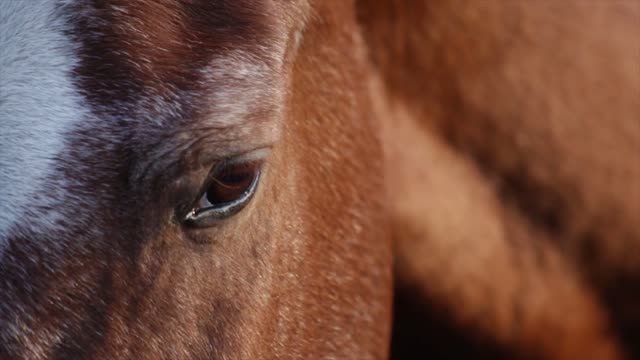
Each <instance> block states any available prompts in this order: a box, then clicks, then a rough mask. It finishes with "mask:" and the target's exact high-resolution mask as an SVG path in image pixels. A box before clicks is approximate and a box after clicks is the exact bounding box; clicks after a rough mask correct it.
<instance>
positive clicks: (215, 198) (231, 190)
mask: <svg viewBox="0 0 640 360" xmlns="http://www.w3.org/2000/svg"><path fill="white" fill-rule="evenodd" d="M259 171H260V162H259V161H251V162H246V163H239V164H234V163H231V164H228V165H224V164H223V166H222V168H221V169H219V170H217V171H216V172H215V173H214V175H213V177H212V179H211V183H210V184H209V188H208V189H207V192H206V197H207V201H209V203H210V204H211V205H213V206H215V205H216V204H224V203H229V202H233V201H234V200H237V199H238V198H240V197H241V196H242V195H243V194H244V193H245V192H246V191H247V190H248V189H249V188H250V187H251V184H252V183H253V181H254V179H255V178H256V177H257V176H258V173H259Z"/></svg>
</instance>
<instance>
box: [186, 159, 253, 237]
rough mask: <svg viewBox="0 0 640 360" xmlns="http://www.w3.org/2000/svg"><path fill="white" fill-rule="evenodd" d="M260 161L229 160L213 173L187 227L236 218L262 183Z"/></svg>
mask: <svg viewBox="0 0 640 360" xmlns="http://www.w3.org/2000/svg"><path fill="white" fill-rule="evenodd" d="M261 168H262V160H261V159H258V160H257V159H240V160H233V159H232V160H227V161H223V162H222V163H220V164H219V165H217V166H216V167H215V168H214V169H213V171H212V172H211V173H210V175H209V177H208V180H207V182H206V183H205V187H204V189H203V191H202V192H201V195H200V198H199V199H198V201H197V202H196V204H195V205H194V207H193V209H192V210H191V211H190V212H189V213H188V214H187V216H186V219H185V223H186V224H187V225H189V226H194V227H208V226H213V225H215V224H216V223H217V222H218V221H219V220H222V219H225V218H227V217H230V216H232V215H235V214H237V213H238V212H239V211H240V210H242V209H243V208H244V207H245V206H246V205H247V204H248V203H249V201H250V200H251V198H252V197H253V194H254V193H255V191H256V187H257V186H258V181H259V180H260V171H261Z"/></svg>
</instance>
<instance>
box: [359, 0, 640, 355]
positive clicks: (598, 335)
mask: <svg viewBox="0 0 640 360" xmlns="http://www.w3.org/2000/svg"><path fill="white" fill-rule="evenodd" d="M359 6H360V8H359V10H360V19H361V21H362V23H363V26H364V29H365V34H366V36H365V37H366V38H367V40H368V41H367V43H368V45H369V49H370V54H371V58H372V60H373V62H374V64H376V66H377V68H378V69H379V71H380V74H381V76H382V80H381V81H378V82H382V83H383V85H379V84H376V85H374V96H375V97H376V98H377V99H381V100H380V102H382V103H386V104H387V105H381V106H380V112H382V113H383V114H384V115H383V118H384V119H386V121H385V127H384V129H385V135H386V137H385V146H386V159H387V162H386V163H387V172H386V173H387V175H389V176H388V177H387V179H388V184H389V187H390V195H391V198H390V201H392V202H393V203H394V207H393V219H394V220H393V222H394V239H395V246H396V251H397V253H396V259H397V265H396V268H397V277H398V282H399V284H400V286H401V287H403V288H406V287H409V288H410V289H413V291H414V295H413V296H420V297H422V299H423V300H422V303H423V304H428V306H429V307H426V305H425V307H424V308H423V309H425V311H427V312H428V311H436V312H442V313H444V314H445V315H444V317H445V318H446V319H449V320H444V321H445V322H448V323H453V324H455V326H456V327H457V328H458V330H460V329H466V330H465V331H466V332H467V333H468V334H475V335H474V337H475V338H480V339H483V340H482V341H485V342H487V343H489V344H491V343H497V344H500V345H501V346H502V347H503V348H505V349H508V350H509V351H511V352H512V354H511V355H510V357H513V356H517V357H533V358H553V359H577V358H580V359H587V358H591V359H614V358H620V357H621V356H623V354H624V353H626V354H627V355H632V354H635V355H633V356H638V354H639V353H638V348H637V344H638V343H640V341H639V339H638V337H637V334H638V330H637V329H638V327H637V326H638V323H639V320H640V319H638V317H637V314H638V311H637V309H638V307H637V304H638V301H640V298H639V295H640V294H639V293H638V291H637V290H635V289H636V288H637V286H635V285H634V284H637V283H638V281H640V260H639V259H640V233H639V232H638V226H637V224H638V214H640V192H639V191H640V165H639V164H640V163H639V162H638V161H635V160H634V159H637V157H638V154H639V153H640V127H639V126H640V122H638V119H639V118H640V96H638V94H640V68H639V67H638V64H639V63H640V57H639V56H638V54H639V51H638V49H639V45H638V42H637V34H638V33H639V32H640V28H639V27H638V23H639V20H640V5H638V4H637V3H635V2H632V1H617V2H616V1H614V2H590V1H569V2H561V3H557V2H526V1H494V2H465V1H453V2H451V1H417V2H409V1H377V2H373V3H369V2H364V1H363V2H360V4H359ZM427 309H432V310H427ZM399 311H402V310H401V309H400V310H399ZM414 320H415V319H414ZM406 325H408V324H407V323H404V324H399V326H406ZM414 325H416V328H415V329H414V330H415V331H421V330H420V325H418V324H414ZM427 328H428V326H427V325H424V324H423V325H422V329H427ZM436 334H437V332H436ZM435 336H437V335H435ZM397 340H398V343H400V344H402V339H397ZM433 342H436V341H433ZM425 343H429V342H428V341H425ZM414 345H416V344H414ZM400 346H401V345H397V346H396V348H397V349H396V350H397V351H398V352H399V351H401V350H402V349H399V348H398V347H400ZM412 351H413V352H414V353H420V351H423V352H424V353H425V354H428V353H429V349H428V348H427V347H426V346H424V345H422V349H420V348H415V347H414V348H413V350H412Z"/></svg>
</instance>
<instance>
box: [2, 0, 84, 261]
mask: <svg viewBox="0 0 640 360" xmlns="http://www.w3.org/2000/svg"><path fill="white" fill-rule="evenodd" d="M55 3H56V2H55V1H49V0H1V1H0V254H1V253H2V250H3V248H4V247H5V246H6V237H7V231H8V230H9V228H10V227H11V226H12V225H13V224H15V223H16V222H19V221H20V220H21V216H22V215H23V214H24V212H25V210H26V209H27V208H30V207H34V208H37V207H39V206H42V205H44V204H47V201H48V197H49V196H50V195H51V194H47V192H46V191H43V190H42V185H43V183H44V180H45V179H46V177H47V176H48V175H49V174H50V173H51V172H52V170H53V166H54V162H55V157H56V156H57V155H58V154H60V153H61V151H62V149H63V147H64V134H65V133H66V132H67V131H68V130H69V129H70V128H71V127H72V126H73V124H74V123H77V122H78V121H80V120H81V119H82V118H83V117H84V115H85V114H86V112H87V109H86V107H83V106H82V98H81V97H80V95H78V94H77V93H76V92H75V91H74V86H73V84H72V73H71V72H72V70H73V68H74V66H75V65H76V63H77V58H76V57H75V56H74V45H73V44H72V43H71V40H70V39H68V38H67V37H66V36H65V35H64V32H63V31H64V29H65V24H64V21H63V19H60V18H59V17H58V16H56V15H55V14H54V10H55V8H54V6H55ZM55 217H57V216H56V215H55V214H51V213H49V215H48V217H47V218H44V219H38V225H37V226H38V227H39V228H42V227H44V228H47V227H49V226H52V225H53V224H52V223H53V221H54V220H55Z"/></svg>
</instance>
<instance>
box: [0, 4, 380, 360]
mask: <svg viewBox="0 0 640 360" xmlns="http://www.w3.org/2000/svg"><path fill="white" fill-rule="evenodd" d="M350 8H351V7H350V6H347V5H346V4H345V5H344V6H341V5H335V4H334V5H332V6H331V8H330V9H329V7H328V6H327V7H326V8H325V7H324V5H316V6H315V7H314V8H313V9H312V8H311V6H309V5H308V4H307V3H306V2H305V1H302V0H301V1H276V0H262V1H212V0H191V1H178V0H163V1H156V0H137V1H124V0H104V1H98V0H95V1H74V0H66V1H49V0H38V1H35V0H34V1H5V2H2V3H0V48H1V49H2V52H1V53H0V79H1V80H0V117H1V118H0V166H1V171H0V323H1V324H2V325H1V326H0V357H2V358H4V357H5V356H7V357H8V358H15V357H27V358H44V357H61V358H69V357H77V356H81V355H82V356H90V357H107V356H108V357H117V358H124V357H133V356H136V357H141V358H160V357H167V358H211V357H215V358H256V357H257V356H258V354H259V355H260V356H262V357H278V356H280V355H283V354H288V355H293V356H294V357H295V356H297V357H300V358H319V357H321V356H324V357H327V356H328V357H337V358H353V356H355V355H354V354H356V353H357V354H358V356H365V354H369V357H376V356H378V355H379V354H384V353H385V348H386V340H385V339H386V337H387V335H388V334H387V326H386V325H385V324H386V323H388V320H389V316H388V308H389V302H390V274H389V273H388V271H389V269H390V266H389V262H390V251H389V248H388V247H389V243H388V241H387V240H386V238H387V236H386V232H385V223H384V220H383V218H382V217H381V215H380V211H379V210H380V206H381V204H380V203H381V199H382V194H383V193H384V189H383V185H382V182H381V180H380V176H379V171H380V162H381V156H380V153H379V151H380V150H379V142H378V140H377V138H376V135H375V133H376V131H375V130H376V124H375V123H374V121H373V120H372V119H373V117H372V116H371V114H370V113H369V110H368V108H369V107H368V104H367V102H366V98H365V97H364V95H363V94H365V93H366V91H364V89H363V88H364V87H365V86H366V85H365V84H366V81H364V80H365V79H364V77H365V75H366V71H365V68H366V67H365V65H364V64H365V61H364V59H363V51H362V44H361V40H360V39H359V38H358V37H357V36H354V35H353V34H354V33H356V32H355V31H352V28H353V27H354V26H355V24H354V21H355V20H354V18H355V16H354V14H353V13H351V10H350ZM327 22H330V24H328V23H327ZM328 25H329V26H328ZM336 92H339V96H336ZM373 324H375V325H376V326H372V325H373Z"/></svg>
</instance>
